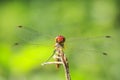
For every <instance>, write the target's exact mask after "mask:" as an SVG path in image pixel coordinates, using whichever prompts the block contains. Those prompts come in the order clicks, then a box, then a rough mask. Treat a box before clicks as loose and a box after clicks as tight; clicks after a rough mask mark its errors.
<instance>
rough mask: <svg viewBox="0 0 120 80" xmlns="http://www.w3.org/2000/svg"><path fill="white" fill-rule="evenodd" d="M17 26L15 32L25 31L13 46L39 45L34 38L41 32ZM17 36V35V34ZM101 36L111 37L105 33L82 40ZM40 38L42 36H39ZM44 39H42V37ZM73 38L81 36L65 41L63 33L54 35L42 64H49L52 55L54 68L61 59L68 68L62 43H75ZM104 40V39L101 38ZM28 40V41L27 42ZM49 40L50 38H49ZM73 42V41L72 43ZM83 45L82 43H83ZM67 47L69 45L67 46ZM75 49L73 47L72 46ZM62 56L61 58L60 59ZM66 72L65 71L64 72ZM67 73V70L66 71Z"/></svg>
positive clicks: (105, 53)
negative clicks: (53, 42) (50, 48)
mask: <svg viewBox="0 0 120 80" xmlns="http://www.w3.org/2000/svg"><path fill="white" fill-rule="evenodd" d="M16 28H17V30H18V31H17V32H19V30H20V33H19V34H22V32H23V33H24V32H25V33H26V34H27V35H26V34H22V36H21V37H20V38H18V40H19V41H16V42H14V43H13V46H15V47H16V46H25V44H30V45H31V46H39V45H41V44H39V43H34V39H35V38H38V37H40V36H42V34H41V33H39V32H38V31H37V30H34V29H33V28H29V27H24V26H21V25H20V26H17V27H16ZM17 37H19V36H17ZM46 37H47V38H51V36H49V35H46ZM26 38H28V39H27V40H26ZM103 38H105V39H110V38H111V36H109V35H105V36H98V37H93V38H92V39H91V38H83V41H88V42H89V40H90V41H92V40H93V41H94V40H96V39H103ZM40 39H42V37H40ZM43 40H44V39H43ZM75 40H78V41H80V40H81V38H79V37H76V38H71V39H67V41H66V38H65V37H64V36H63V35H57V36H56V38H55V45H54V47H55V48H54V50H53V51H52V54H49V55H48V56H47V58H46V60H44V61H43V62H42V65H45V64H51V62H48V61H49V60H50V59H51V58H52V57H53V58H54V59H55V61H56V62H52V63H54V64H56V68H59V67H60V65H61V64H62V63H61V61H63V62H64V64H65V65H67V68H69V66H68V60H67V57H66V56H65V54H64V48H65V49H66V47H65V45H64V43H65V41H66V42H68V41H70V42H71V41H74V42H75V43H77V41H75ZM103 40H104V39H103ZM28 41H29V42H28ZM49 41H50V40H49ZM42 44H44V43H42ZM73 44H74V43H73ZM77 45H79V44H78V43H77ZM83 45H84V44H83ZM75 46H76V44H75ZM68 47H69V46H68ZM72 47H74V45H72ZM82 47H84V46H82ZM74 49H75V48H74ZM77 49H78V50H79V48H77ZM85 50H87V49H85ZM88 51H89V52H90V51H95V52H96V53H99V51H97V50H95V49H88ZM100 53H101V54H102V55H105V56H107V55H108V53H107V52H104V51H102V52H100ZM61 58H62V59H61ZM66 73H67V72H66ZM68 73H69V71H68ZM68 76H70V75H68Z"/></svg>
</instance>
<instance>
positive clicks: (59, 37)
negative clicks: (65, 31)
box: [55, 35, 65, 44]
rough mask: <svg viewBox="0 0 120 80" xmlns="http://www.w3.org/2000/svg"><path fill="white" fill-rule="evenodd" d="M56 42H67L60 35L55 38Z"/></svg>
mask: <svg viewBox="0 0 120 80" xmlns="http://www.w3.org/2000/svg"><path fill="white" fill-rule="evenodd" d="M55 41H56V43H59V44H61V43H64V42H65V37H64V36H61V35H59V36H57V37H56V38H55Z"/></svg>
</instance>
